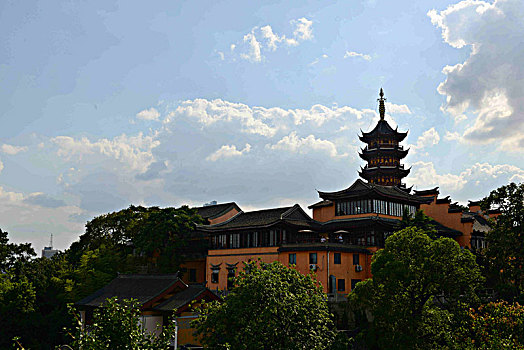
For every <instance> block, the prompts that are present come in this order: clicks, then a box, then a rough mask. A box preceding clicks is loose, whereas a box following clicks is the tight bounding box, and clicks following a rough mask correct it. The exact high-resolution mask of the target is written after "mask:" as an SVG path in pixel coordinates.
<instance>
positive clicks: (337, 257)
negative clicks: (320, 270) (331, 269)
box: [333, 253, 342, 265]
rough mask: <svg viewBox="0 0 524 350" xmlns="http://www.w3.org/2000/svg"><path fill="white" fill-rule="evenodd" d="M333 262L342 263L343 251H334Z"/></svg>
mask: <svg viewBox="0 0 524 350" xmlns="http://www.w3.org/2000/svg"><path fill="white" fill-rule="evenodd" d="M333 264H336V265H340V264H342V253H333Z"/></svg>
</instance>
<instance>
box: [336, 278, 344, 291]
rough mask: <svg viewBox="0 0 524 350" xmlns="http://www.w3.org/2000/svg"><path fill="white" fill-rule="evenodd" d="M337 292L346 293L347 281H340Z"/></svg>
mask: <svg viewBox="0 0 524 350" xmlns="http://www.w3.org/2000/svg"><path fill="white" fill-rule="evenodd" d="M337 290H338V291H339V292H344V291H345V290H346V280H345V279H343V278H341V279H339V280H338V283H337Z"/></svg>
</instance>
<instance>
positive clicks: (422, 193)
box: [414, 186, 440, 196]
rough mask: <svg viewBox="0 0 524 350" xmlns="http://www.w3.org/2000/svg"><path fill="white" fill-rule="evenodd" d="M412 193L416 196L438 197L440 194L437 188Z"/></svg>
mask: <svg viewBox="0 0 524 350" xmlns="http://www.w3.org/2000/svg"><path fill="white" fill-rule="evenodd" d="M414 192H415V194H416V195H417V196H427V195H438V194H439V193H440V192H439V190H438V186H437V187H435V188H431V189H429V190H414Z"/></svg>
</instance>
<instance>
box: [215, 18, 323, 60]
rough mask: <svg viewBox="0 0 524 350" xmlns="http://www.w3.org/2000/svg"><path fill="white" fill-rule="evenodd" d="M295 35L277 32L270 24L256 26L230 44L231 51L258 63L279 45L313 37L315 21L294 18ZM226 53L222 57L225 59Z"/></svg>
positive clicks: (287, 45)
mask: <svg viewBox="0 0 524 350" xmlns="http://www.w3.org/2000/svg"><path fill="white" fill-rule="evenodd" d="M290 23H291V25H292V26H293V27H294V30H293V35H292V36H286V35H285V34H278V33H275V31H274V30H273V28H272V27H271V26H270V25H269V24H268V25H265V26H262V27H258V26H257V27H254V28H252V29H251V31H250V32H249V33H247V34H245V35H244V36H243V38H242V41H240V42H237V43H235V44H231V45H230V52H231V53H232V54H233V53H237V52H238V54H239V57H240V58H241V59H244V60H247V61H250V62H254V63H258V62H262V61H263V60H264V58H265V57H264V53H268V52H273V51H276V50H277V49H278V48H279V47H294V46H298V45H299V44H300V43H301V42H303V41H307V40H312V39H313V21H311V20H308V19H307V18H304V17H302V18H300V19H297V20H292V21H291V22H290ZM224 57H225V56H224V54H222V55H221V59H222V60H223V59H224Z"/></svg>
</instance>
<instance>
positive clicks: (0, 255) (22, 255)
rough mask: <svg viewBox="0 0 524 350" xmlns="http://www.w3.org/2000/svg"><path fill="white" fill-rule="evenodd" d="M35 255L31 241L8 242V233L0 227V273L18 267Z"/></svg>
mask: <svg viewBox="0 0 524 350" xmlns="http://www.w3.org/2000/svg"><path fill="white" fill-rule="evenodd" d="M35 255H36V253H35V251H34V249H33V248H32V247H31V243H21V244H16V243H9V238H8V233H7V232H5V231H2V230H1V229H0V273H5V272H7V271H9V270H12V269H16V268H18V267H19V266H21V265H23V264H24V263H25V262H27V261H29V260H31V259H32V258H33V257H34V256H35Z"/></svg>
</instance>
